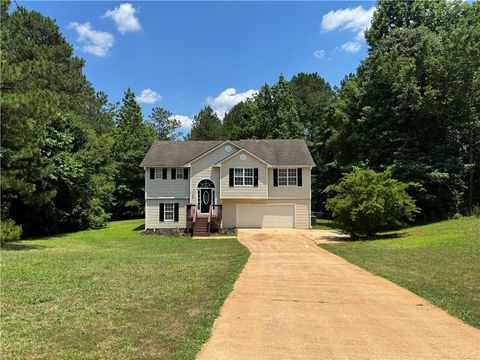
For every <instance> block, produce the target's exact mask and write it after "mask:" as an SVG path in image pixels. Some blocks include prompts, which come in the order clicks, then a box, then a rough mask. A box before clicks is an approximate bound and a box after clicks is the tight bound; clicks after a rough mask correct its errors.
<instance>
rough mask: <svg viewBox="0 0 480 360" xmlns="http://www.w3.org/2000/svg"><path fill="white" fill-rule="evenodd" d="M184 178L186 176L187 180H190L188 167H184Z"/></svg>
mask: <svg viewBox="0 0 480 360" xmlns="http://www.w3.org/2000/svg"><path fill="white" fill-rule="evenodd" d="M183 178H184V179H185V180H188V168H184V169H183Z"/></svg>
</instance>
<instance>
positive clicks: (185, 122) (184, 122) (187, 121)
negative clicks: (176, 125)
mask: <svg viewBox="0 0 480 360" xmlns="http://www.w3.org/2000/svg"><path fill="white" fill-rule="evenodd" d="M170 119H175V120H178V121H180V127H182V128H184V129H190V128H191V127H192V122H193V119H192V118H191V117H188V116H185V115H172V116H170Z"/></svg>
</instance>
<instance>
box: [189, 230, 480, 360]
mask: <svg viewBox="0 0 480 360" xmlns="http://www.w3.org/2000/svg"><path fill="white" fill-rule="evenodd" d="M239 240H240V242H241V243H242V244H244V245H245V246H247V247H248V249H249V250H250V252H251V256H250V259H249V260H248V263H247V265H246V266H245V269H244V270H243V272H242V273H241V275H240V277H239V279H238V281H237V282H236V284H235V287H234V290H233V292H232V293H231V295H230V296H229V297H228V299H227V300H226V302H225V304H224V306H223V308H222V310H221V313H220V316H219V317H218V319H217V320H216V321H215V324H214V327H213V333H212V336H211V338H210V340H209V341H208V342H207V343H206V344H205V345H204V347H203V348H202V350H201V351H200V352H199V353H198V354H197V358H198V359H209V360H211V359H222V360H223V359H229V360H232V359H480V331H479V330H477V329H475V328H473V327H470V326H468V325H466V324H464V323H462V322H461V321H459V320H457V319H455V318H453V317H451V316H449V315H448V314H446V313H445V312H443V311H442V310H440V309H438V308H436V307H434V306H432V305H430V304H429V303H428V302H426V301H425V300H424V299H422V298H420V297H418V296H416V295H415V294H413V293H411V292H410V291H408V290H406V289H403V288H401V287H399V286H397V285H395V284H393V283H391V282H389V281H387V280H385V279H382V278H380V277H376V276H374V275H372V274H370V273H368V272H366V271H364V270H362V269H360V268H358V267H357V266H354V265H352V264H350V263H348V262H346V261H345V260H343V259H341V258H339V257H337V256H335V255H333V254H330V253H329V252H327V251H325V250H322V249H320V248H318V247H317V246H316V245H315V244H314V243H313V241H312V240H310V239H308V238H307V237H305V236H304V235H302V234H301V232H297V231H295V230H283V231H280V230H278V231H275V230H271V231H268V230H261V231H260V230H241V231H240V232H239Z"/></svg>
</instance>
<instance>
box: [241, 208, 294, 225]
mask: <svg viewBox="0 0 480 360" xmlns="http://www.w3.org/2000/svg"><path fill="white" fill-rule="evenodd" d="M294 219H295V205H294V204H291V205H290V204H287V205H284V204H282V205H266V204H261V205H260V204H248V205H247V204H241V205H240V204H239V205H238V207H237V227H239V228H293V224H294Z"/></svg>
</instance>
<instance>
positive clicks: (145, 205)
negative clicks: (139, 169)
mask: <svg viewBox="0 0 480 360" xmlns="http://www.w3.org/2000/svg"><path fill="white" fill-rule="evenodd" d="M143 169H144V170H145V188H144V190H145V200H146V199H147V176H150V174H147V173H148V172H149V171H148V170H147V168H146V167H144V168H143ZM159 211H160V210H159ZM143 213H144V214H145V221H144V224H143V230H147V219H148V216H147V202H146V201H145V203H144V205H143Z"/></svg>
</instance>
